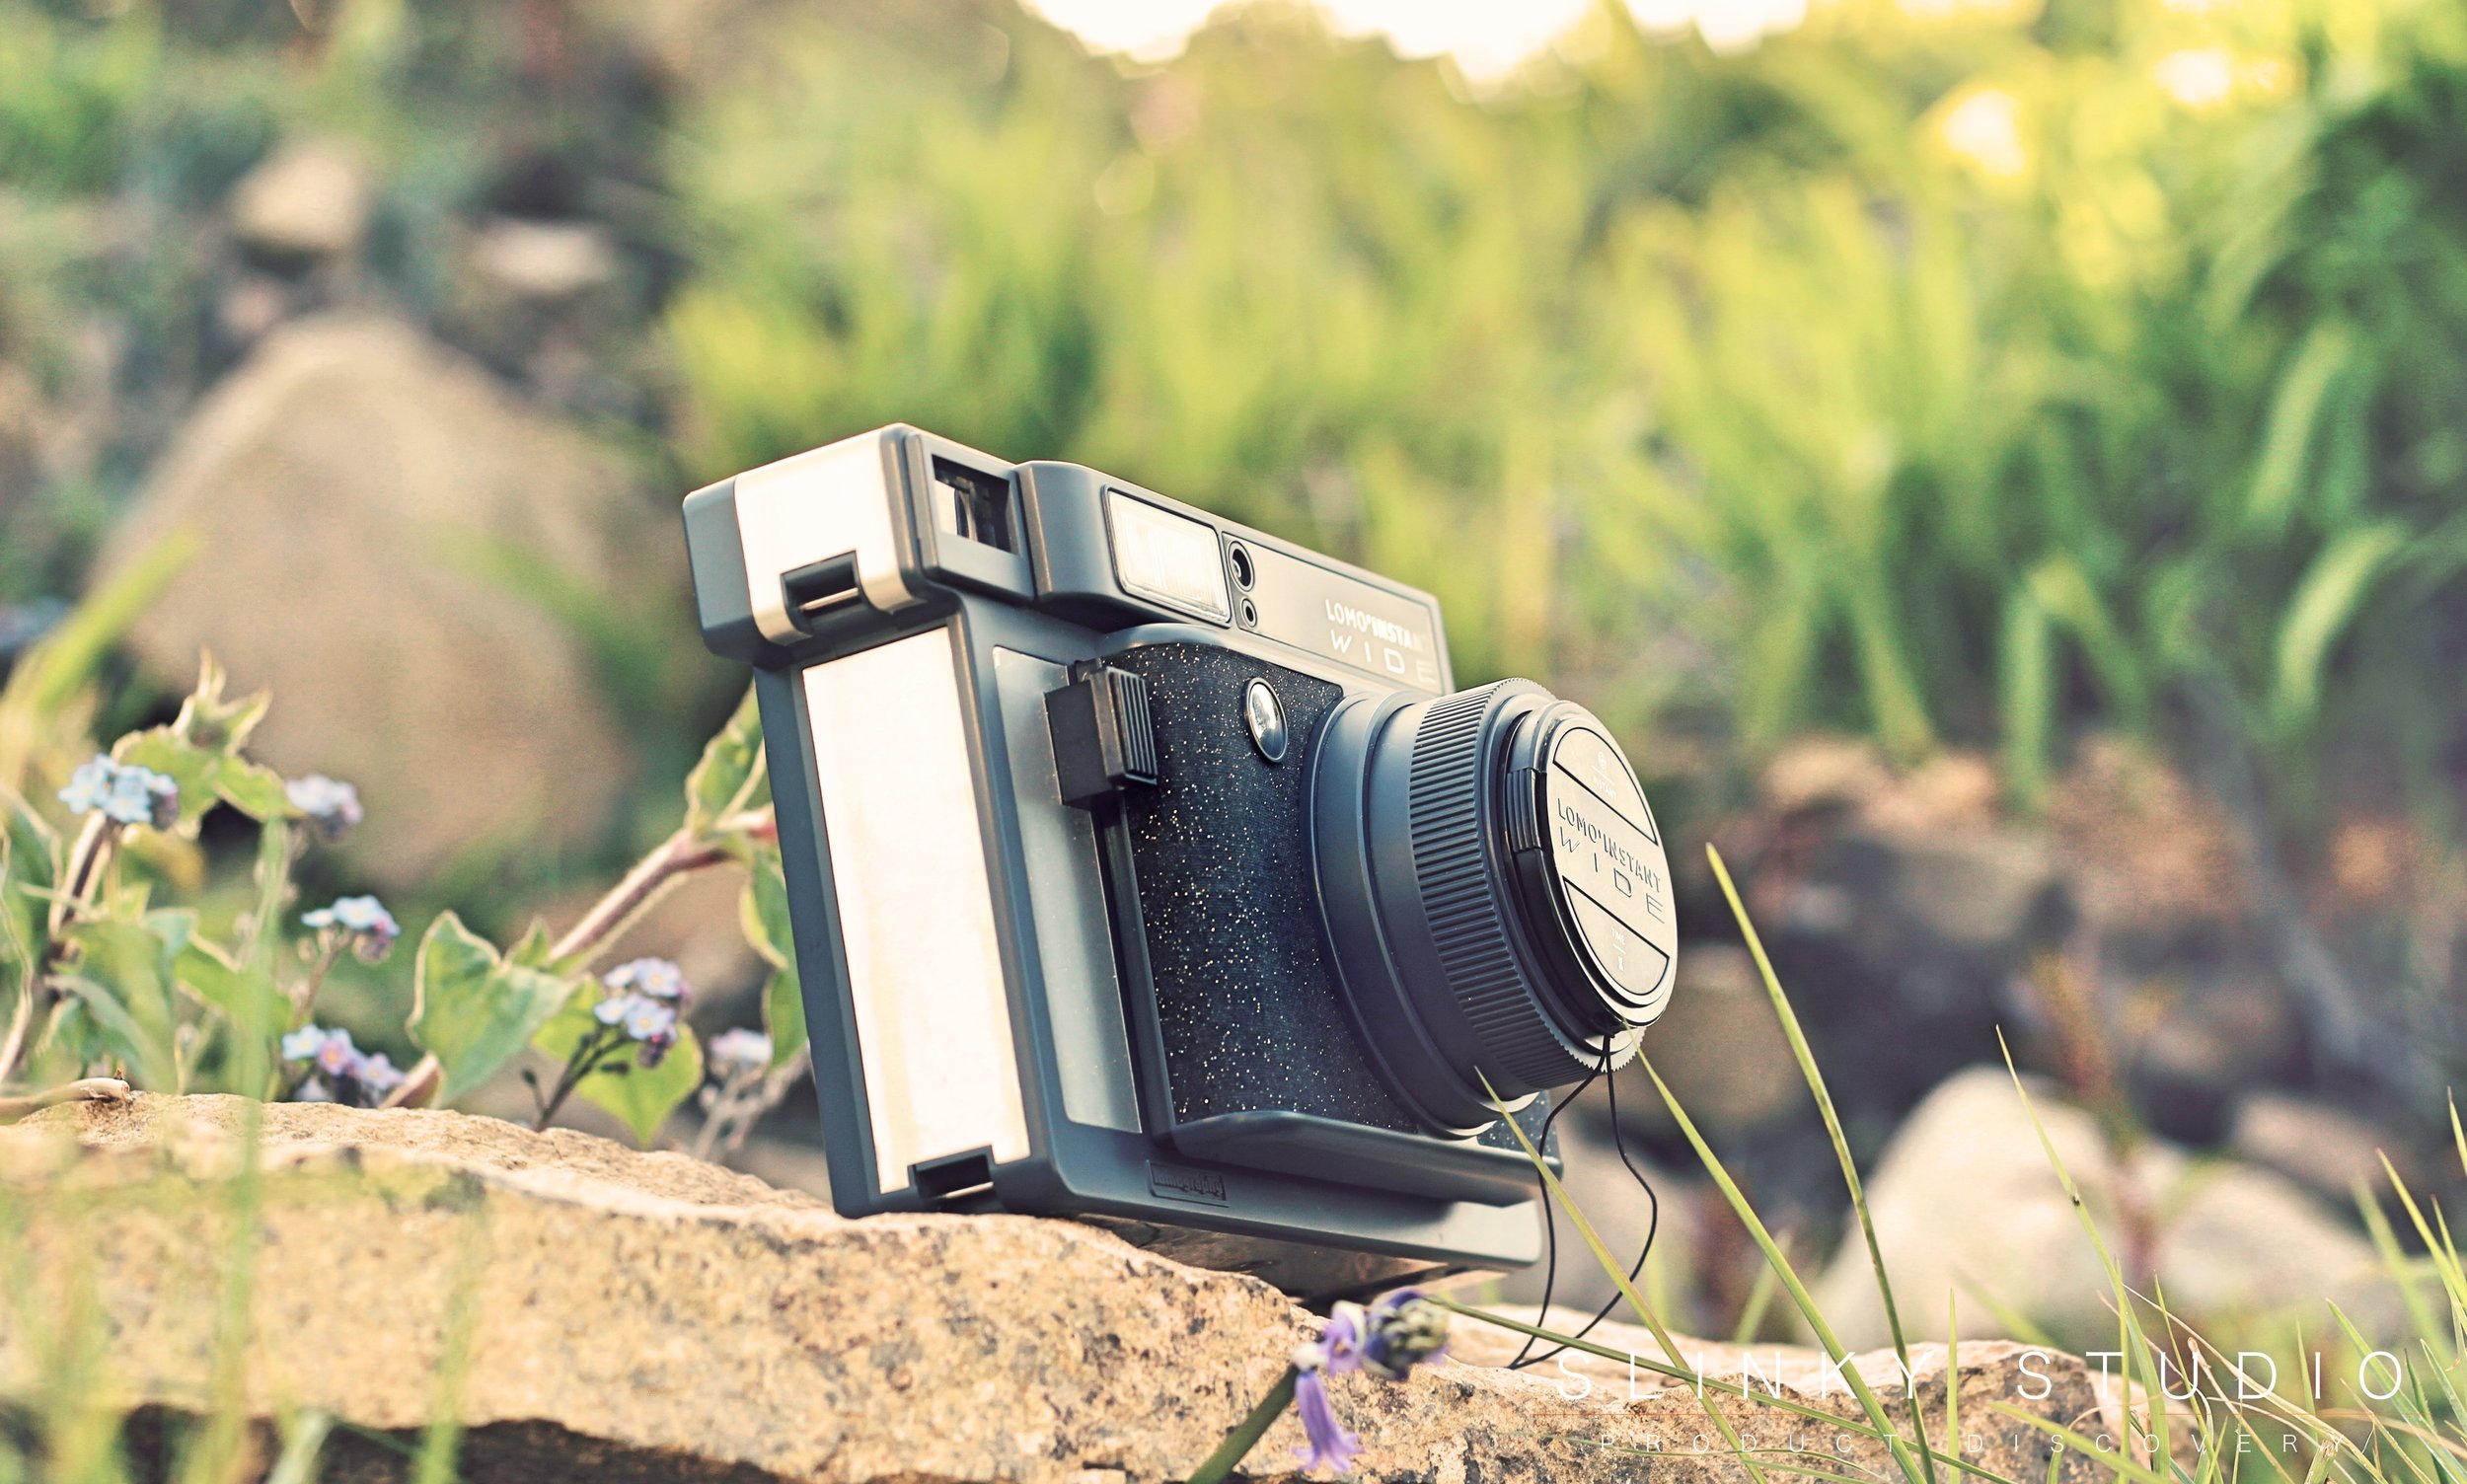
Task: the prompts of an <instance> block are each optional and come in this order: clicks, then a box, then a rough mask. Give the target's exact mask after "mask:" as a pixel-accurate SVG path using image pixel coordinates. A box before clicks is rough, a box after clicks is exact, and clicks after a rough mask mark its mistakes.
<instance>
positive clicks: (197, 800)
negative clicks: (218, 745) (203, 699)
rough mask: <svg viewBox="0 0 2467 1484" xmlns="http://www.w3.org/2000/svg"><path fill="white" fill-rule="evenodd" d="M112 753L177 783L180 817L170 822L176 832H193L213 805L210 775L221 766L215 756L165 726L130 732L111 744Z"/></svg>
mask: <svg viewBox="0 0 2467 1484" xmlns="http://www.w3.org/2000/svg"><path fill="white" fill-rule="evenodd" d="M112 757H114V758H117V759H118V760H119V761H121V762H123V763H134V764H135V765H137V766H138V767H140V768H151V769H153V770H154V771H155V772H156V773H159V774H162V775H163V776H165V777H166V778H169V779H171V780H172V781H173V782H175V783H178V784H179V785H180V819H179V822H178V823H176V824H175V825H173V826H172V829H173V832H174V833H175V834H179V835H187V836H193V835H195V834H196V832H197V821H198V820H200V819H203V818H204V817H205V811H206V810H208V809H211V808H213V807H214V802H215V799H216V798H217V797H218V795H217V794H216V793H215V791H214V778H215V775H216V774H217V773H219V772H220V771H221V770H220V769H219V768H218V766H217V764H218V763H219V761H220V760H219V759H217V758H215V757H214V756H213V755H212V754H210V753H207V752H204V751H201V750H199V749H198V748H197V747H195V746H193V745H192V744H190V743H189V742H188V740H187V738H185V737H183V736H181V735H180V733H178V732H176V731H174V730H172V729H171V728H170V727H168V726H157V727H151V728H149V729H147V730H145V731H141V732H130V733H129V734H128V735H127V736H124V737H122V738H120V739H119V741H117V742H115V743H113V744H112Z"/></svg>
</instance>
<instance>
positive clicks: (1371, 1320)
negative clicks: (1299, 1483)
mask: <svg viewBox="0 0 2467 1484" xmlns="http://www.w3.org/2000/svg"><path fill="white" fill-rule="evenodd" d="M1447 1346H1448V1311H1447V1310H1446V1309H1444V1308H1441V1307H1440V1306H1439V1305H1438V1304H1436V1303H1433V1302H1431V1301H1430V1300H1429V1299H1425V1298H1423V1297H1422V1294H1421V1291H1420V1290H1418V1289H1397V1290H1394V1291H1393V1292H1391V1293H1387V1294H1383V1295H1381V1296H1380V1298H1379V1299H1377V1300H1376V1301H1374V1302H1373V1303H1372V1304H1371V1306H1370V1307H1369V1308H1368V1309H1365V1308H1364V1307H1363V1306H1362V1305H1361V1304H1359V1303H1339V1304H1337V1305H1336V1306H1335V1308H1333V1309H1332V1310H1330V1311H1329V1313H1328V1317H1327V1323H1326V1325H1325V1326H1324V1327H1322V1328H1321V1329H1320V1331H1319V1338H1318V1339H1316V1340H1313V1341H1309V1342H1308V1343H1306V1344H1303V1345H1300V1346H1298V1347H1296V1348H1295V1351H1294V1370H1295V1371H1296V1372H1297V1373H1298V1374H1297V1375H1296V1376H1295V1379H1294V1410H1295V1411H1296V1412H1298V1413H1300V1414H1301V1415H1302V1431H1303V1437H1304V1438H1305V1439H1306V1440H1307V1442H1308V1446H1307V1447H1299V1448H1296V1449H1295V1450H1294V1456H1295V1457H1297V1458H1299V1459H1301V1460H1302V1466H1303V1471H1304V1472H1306V1473H1308V1472H1310V1471H1312V1470H1315V1469H1320V1468H1330V1469H1334V1470H1335V1471H1336V1472H1338V1473H1343V1472H1345V1471H1346V1470H1348V1469H1350V1468H1351V1467H1352V1466H1353V1460H1354V1455H1355V1454H1357V1453H1359V1452H1361V1451H1362V1440H1361V1439H1360V1438H1357V1437H1355V1436H1354V1435H1353V1434H1352V1433H1349V1432H1347V1431H1345V1428H1344V1426H1343V1424H1341V1423H1339V1422H1338V1421H1337V1420H1336V1409H1335V1408H1334V1407H1332V1406H1330V1405H1329V1403H1328V1395H1327V1377H1329V1376H1331V1375H1341V1374H1343V1373H1346V1372H1348V1371H1368V1372H1370V1373H1372V1374H1373V1375H1376V1376H1378V1377H1380V1378H1381V1379H1383V1380H1391V1381H1396V1380H1402V1379H1404V1378H1405V1374H1406V1373H1408V1372H1410V1371H1411V1370H1412V1369H1413V1368H1414V1367H1415V1366H1418V1365H1421V1364H1422V1363H1423V1362H1425V1361H1431V1360H1435V1359H1437V1358H1438V1357H1439V1356H1440V1354H1441V1353H1442V1352H1443V1351H1445V1350H1446V1349H1447Z"/></svg>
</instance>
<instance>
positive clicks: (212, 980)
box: [172, 940, 282, 1034]
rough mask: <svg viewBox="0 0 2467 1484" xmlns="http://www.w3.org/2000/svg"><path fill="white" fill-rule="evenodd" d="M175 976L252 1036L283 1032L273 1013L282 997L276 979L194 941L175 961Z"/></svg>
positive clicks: (181, 951)
mask: <svg viewBox="0 0 2467 1484" xmlns="http://www.w3.org/2000/svg"><path fill="white" fill-rule="evenodd" d="M172 973H173V976H174V977H175V978H176V979H178V980H179V982H180V983H182V984H184V985H187V987H188V988H189V989H190V990H191V991H193V992H195V994H196V997H197V998H198V999H199V1000H202V1001H204V1002H206V1003H207V1004H210V1005H212V1006H213V1007H214V1008H216V1009H218V1010H220V1011H222V1012H223V1014H224V1015H225V1016H227V1017H229V1018H230V1019H231V1020H232V1021H233V1023H235V1024H236V1025H239V1026H241V1027H243V1028H245V1029H246V1030H248V1031H249V1032H252V1033H258V1034H263V1033H267V1032H269V1031H271V1030H276V1029H279V1026H278V1025H277V1018H278V1017H277V1016H276V1015H275V1014H274V1013H273V1011H274V1006H275V1005H276V1004H277V1003H278V1002H280V1000H281V998H282V997H281V995H280V994H279V993H278V992H277V991H276V990H275V988H274V980H273V976H271V975H269V974H266V973H264V972H262V970H253V969H244V968H242V967H240V966H239V965H237V964H234V963H233V962H232V961H231V960H230V959H229V958H228V957H226V956H225V955H224V953H223V950H222V949H220V948H218V947H216V946H215V945H214V944H212V943H209V942H205V941H202V940H192V941H190V942H189V943H188V944H187V946H186V947H184V948H182V949H181V950H180V953H179V955H178V956H177V957H176V958H174V959H173V960H172Z"/></svg>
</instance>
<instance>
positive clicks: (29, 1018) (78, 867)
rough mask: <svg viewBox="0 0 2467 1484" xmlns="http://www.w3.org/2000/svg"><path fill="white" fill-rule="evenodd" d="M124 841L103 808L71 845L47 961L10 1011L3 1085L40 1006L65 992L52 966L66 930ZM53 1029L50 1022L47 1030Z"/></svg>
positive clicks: (48, 930)
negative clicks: (57, 983)
mask: <svg viewBox="0 0 2467 1484" xmlns="http://www.w3.org/2000/svg"><path fill="white" fill-rule="evenodd" d="M119 840H120V832H119V828H118V827H117V826H116V825H114V824H113V823H112V821H111V820H110V819H109V818H107V817H105V815H104V814H103V811H101V810H100V809H98V810H96V811H95V812H93V813H91V814H88V815H87V816H86V823H85V825H84V827H83V828H81V829H79V830H78V832H77V841H76V843H75V844H74V845H71V846H70V847H69V852H68V859H67V861H66V862H65V863H64V864H63V866H62V868H61V871H60V894H59V895H58V896H56V897H53V898H52V899H51V912H50V915H49V917H48V918H47V919H46V920H45V922H44V924H43V949H42V956H41V963H40V964H39V965H38V966H37V968H36V970H35V972H34V973H32V974H29V975H28V976H27V977H26V993H25V994H23V995H21V996H19V997H18V1002H17V1009H16V1010H15V1012H13V1013H12V1014H11V1015H10V1016H9V1030H8V1034H7V1036H5V1037H0V1086H5V1085H7V1083H8V1080H9V1078H10V1077H12V1076H16V1075H17V1069H18V1064H19V1063H20V1062H22V1061H24V1060H25V1058H26V1052H27V1048H28V1032H29V1031H31V1030H32V1029H33V1028H34V1023H35V1013H36V1011H37V1009H41V1008H47V1007H49V1006H51V1005H52V1004H53V1003H54V1002H57V1001H58V999H59V992H58V991H57V990H55V989H53V988H52V987H51V971H52V970H53V969H54V968H56V967H58V966H59V963H60V961H61V959H62V958H63V957H64V956H65V953H66V948H67V944H66V941H65V940H64V939H63V938H62V937H61V936H60V932H61V930H62V929H63V928H67V927H68V926H69V924H70V923H71V922H72V921H73V920H74V919H75V918H76V917H77V915H78V914H79V913H81V912H83V911H84V910H85V908H86V906H87V904H88V903H89V902H91V901H92V900H93V899H94V892H95V887H96V885H97V884H98V883H99V882H101V881H102V880H103V877H104V875H105V873H106V872H107V871H108V869H109V868H110V866H111V863H112V851H113V849H114V848H115V847H117V846H118V845H119ZM49 1034H50V1029H49V1026H48V1024H46V1025H45V1027H44V1035H46V1036H47V1035H49Z"/></svg>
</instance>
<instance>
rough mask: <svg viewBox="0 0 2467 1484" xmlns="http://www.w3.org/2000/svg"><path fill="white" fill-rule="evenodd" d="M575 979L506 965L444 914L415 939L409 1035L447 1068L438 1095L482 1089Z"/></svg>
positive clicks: (568, 994) (569, 993)
mask: <svg viewBox="0 0 2467 1484" xmlns="http://www.w3.org/2000/svg"><path fill="white" fill-rule="evenodd" d="M576 987H577V986H576V982H575V981H573V980H571V979H564V978H560V977H559V976H557V975H554V974H545V973H542V972H541V971H539V970H537V969H533V968H527V967H525V966H523V965H520V964H512V963H508V962H506V961H505V960H504V958H502V957H501V956H500V955H499V954H498V953H497V951H496V948H495V947H494V946H493V945H491V944H490V943H489V942H488V941H487V940H486V939H485V938H483V937H481V936H480V935H478V934H477V933H475V932H473V931H472V930H471V929H470V928H465V927H464V926H463V923H462V920H461V919H460V918H457V917H456V916H455V915H454V914H453V913H450V912H448V913H444V914H441V915H440V916H439V917H438V918H437V920H436V921H435V922H434V923H431V924H430V925H429V927H428V931H427V932H426V933H425V934H424V935H422V936H421V938H420V940H419V956H418V961H417V964H416V966H415V969H414V976H413V989H412V1008H411V1021H410V1024H409V1025H408V1026H407V1027H406V1028H407V1029H409V1030H410V1031H411V1039H412V1040H413V1041H416V1042H418V1043H419V1047H420V1049H421V1050H422V1051H425V1052H427V1053H428V1054H429V1055H430V1056H433V1057H435V1058H436V1059H437V1062H438V1064H439V1065H440V1066H441V1067H443V1068H444V1069H445V1076H444V1081H443V1085H441V1086H440V1087H439V1088H438V1091H437V1100H438V1101H439V1102H446V1101H450V1100H452V1099H454V1098H456V1097H459V1096H461V1095H462V1094H464V1093H466V1092H469V1091H470V1090H471V1089H472V1088H474V1087H477V1086H479V1085H480V1084H481V1083H482V1082H485V1081H486V1080H487V1079H488V1078H489V1077H490V1076H493V1075H494V1074H495V1073H496V1071H497V1069H498V1068H500V1067H503V1066H504V1065H505V1064H506V1063H507V1062H508V1061H511V1060H512V1059H513V1057H514V1055H515V1054H516V1053H517V1052H520V1051H521V1050H522V1049H523V1047H524V1046H525V1045H526V1044H528V1043H529V1042H530V1040H531V1038H532V1036H533V1035H534V1034H535V1033H537V1032H538V1031H539V1029H540V1027H541V1026H542V1025H544V1024H546V1023H547V1022H548V1020H549V1018H550V1017H551V1016H553V1015H555V1014H556V1013H557V1012H558V1010H559V1009H560V1008H561V1007H562V1006H563V1005H564V1004H565V1003H566V1002H568V1001H570V1000H572V999H574V998H575V990H576Z"/></svg>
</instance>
